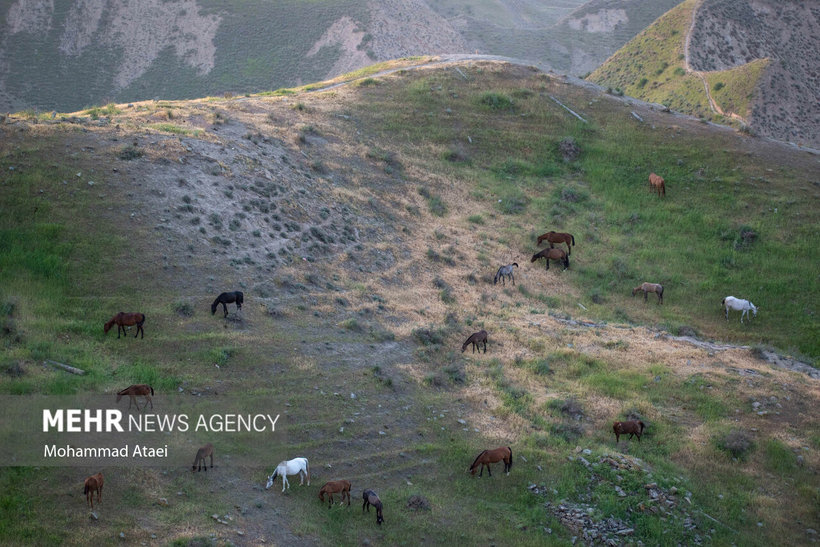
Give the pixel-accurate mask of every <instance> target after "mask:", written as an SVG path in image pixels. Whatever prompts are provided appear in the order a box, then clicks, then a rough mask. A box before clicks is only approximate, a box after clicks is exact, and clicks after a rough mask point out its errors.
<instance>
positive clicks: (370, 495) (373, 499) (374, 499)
mask: <svg viewBox="0 0 820 547" xmlns="http://www.w3.org/2000/svg"><path fill="white" fill-rule="evenodd" d="M362 499H363V500H364V503H362V512H364V508H365V507H367V512H368V513H369V512H370V506H371V505H372V506H373V507H375V508H376V524H378V525H380V526H381V523H382V522H384V515H382V500H380V499H379V495H378V494H376V492H374V491H373V490H365V491H364V492H362Z"/></svg>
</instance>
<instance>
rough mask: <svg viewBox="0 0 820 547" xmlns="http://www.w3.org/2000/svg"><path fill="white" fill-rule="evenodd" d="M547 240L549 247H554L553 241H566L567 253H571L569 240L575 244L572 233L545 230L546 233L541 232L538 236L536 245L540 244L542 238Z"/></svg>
mask: <svg viewBox="0 0 820 547" xmlns="http://www.w3.org/2000/svg"><path fill="white" fill-rule="evenodd" d="M545 239H546V240H547V241H549V244H550V249H552V248H553V247H555V245H554V244H555V243H566V244H567V254H568V255H571V254H572V249H571V248H570V246H569V244H570V242H571V243H572V244H573V245H575V238H574V237H573V236H572V234H568V233H565V232H547V233H546V234H541V235H540V236H538V243H537V245H541V242H542V241H544V240H545Z"/></svg>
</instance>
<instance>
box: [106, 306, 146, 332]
mask: <svg viewBox="0 0 820 547" xmlns="http://www.w3.org/2000/svg"><path fill="white" fill-rule="evenodd" d="M115 323H116V324H117V338H119V337H120V329H122V333H123V334H126V332H125V328H126V327H133V326H134V325H136V326H137V332H135V333H134V338H136V337H137V335H138V334H140V333H142V336H141V337H140V338H145V330H143V328H142V325H143V323H145V314H144V313H138V312H135V313H125V312H122V311H121V312H120V313H118V314H117V315H115V316H114V317H112V318H111V320H110V321H109V322H108V323H106V324H105V326H104V327H103V332H104V333H105V334H108V331H109V330H111V327H112V326H114V324H115Z"/></svg>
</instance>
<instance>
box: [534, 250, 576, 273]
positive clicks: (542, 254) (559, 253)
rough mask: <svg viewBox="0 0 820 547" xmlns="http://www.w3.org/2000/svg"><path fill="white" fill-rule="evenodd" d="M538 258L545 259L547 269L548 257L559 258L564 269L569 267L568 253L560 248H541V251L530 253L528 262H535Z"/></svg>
mask: <svg viewBox="0 0 820 547" xmlns="http://www.w3.org/2000/svg"><path fill="white" fill-rule="evenodd" d="M539 258H545V259H547V269H548V270H549V269H550V259H552V260H560V261H561V262H563V263H564V269H565V270H566V269H567V268H569V255H568V254H567V253H565V252H564V251H563V250H562V249H542V250H541V251H539V252H537V253H535V254H534V255H532V259H531V260H530V262H535V261H536V260H538V259H539Z"/></svg>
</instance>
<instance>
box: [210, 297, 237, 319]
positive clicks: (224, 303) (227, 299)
mask: <svg viewBox="0 0 820 547" xmlns="http://www.w3.org/2000/svg"><path fill="white" fill-rule="evenodd" d="M244 301H245V294H244V293H243V292H242V291H233V292H223V293H221V294H220V295H219V296H217V297H216V300H214V302H213V304H211V315H213V314H215V313H216V308H217V306H219V305H220V304H222V309H223V310H224V311H225V317H228V304H233V303H234V302H236V311H239V310H241V309H242V303H243V302H244Z"/></svg>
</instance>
